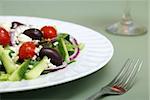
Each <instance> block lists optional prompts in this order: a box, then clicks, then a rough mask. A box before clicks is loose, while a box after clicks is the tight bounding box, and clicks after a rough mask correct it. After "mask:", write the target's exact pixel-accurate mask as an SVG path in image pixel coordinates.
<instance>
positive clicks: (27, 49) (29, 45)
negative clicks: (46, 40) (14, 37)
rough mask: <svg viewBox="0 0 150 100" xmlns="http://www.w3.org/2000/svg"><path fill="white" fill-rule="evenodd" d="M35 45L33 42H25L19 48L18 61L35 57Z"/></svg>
mask: <svg viewBox="0 0 150 100" xmlns="http://www.w3.org/2000/svg"><path fill="white" fill-rule="evenodd" d="M35 48H36V45H35V44H34V43H33V42H25V43H23V44H22V45H21V47H20V48H19V59H20V60H24V59H28V58H32V57H33V56H34V55H35Z"/></svg>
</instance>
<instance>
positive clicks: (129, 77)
mask: <svg viewBox="0 0 150 100" xmlns="http://www.w3.org/2000/svg"><path fill="white" fill-rule="evenodd" d="M142 64H143V61H140V59H138V60H136V61H135V60H131V59H127V61H126V62H125V64H124V65H123V67H122V69H121V70H120V72H119V73H118V74H117V75H116V77H115V78H114V79H113V80H112V81H111V82H110V83H109V84H108V85H106V86H104V87H103V88H101V90H100V91H98V92H97V93H95V94H93V95H92V96H90V97H88V98H87V99H86V100H97V99H100V98H102V97H104V96H108V95H121V94H124V93H126V92H127V91H129V90H130V89H131V88H132V86H133V85H134V82H135V79H136V76H137V73H138V72H139V71H140V68H141V66H142Z"/></svg>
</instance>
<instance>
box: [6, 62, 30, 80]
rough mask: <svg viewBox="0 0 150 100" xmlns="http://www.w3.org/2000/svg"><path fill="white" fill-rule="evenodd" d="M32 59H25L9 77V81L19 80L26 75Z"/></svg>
mask: <svg viewBox="0 0 150 100" xmlns="http://www.w3.org/2000/svg"><path fill="white" fill-rule="evenodd" d="M29 62H30V60H26V61H24V62H23V63H22V64H21V65H20V66H19V68H18V69H17V70H15V72H13V73H12V74H11V76H10V77H9V81H19V80H21V79H22V78H23V77H24V74H25V72H26V71H27V68H28V65H29Z"/></svg>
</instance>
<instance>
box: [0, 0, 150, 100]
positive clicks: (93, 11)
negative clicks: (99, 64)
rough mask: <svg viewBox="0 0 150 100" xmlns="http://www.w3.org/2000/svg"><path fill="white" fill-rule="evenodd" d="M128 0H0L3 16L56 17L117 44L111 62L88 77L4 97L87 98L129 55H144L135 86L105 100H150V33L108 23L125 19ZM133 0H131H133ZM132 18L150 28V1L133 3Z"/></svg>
mask: <svg viewBox="0 0 150 100" xmlns="http://www.w3.org/2000/svg"><path fill="white" fill-rule="evenodd" d="M124 1H125V0H117V1H116V0H43V1H42V0H0V15H21V16H35V17H45V18H53V19H59V20H64V21H69V22H73V23H77V24H80V25H84V26H87V27H89V28H91V29H93V30H95V31H98V32H100V33H101V34H103V35H105V36H106V37H108V39H110V40H111V42H112V44H113V46H114V49H115V51H114V55H113V57H112V59H111V61H110V62H109V63H108V64H107V65H106V66H105V67H104V68H102V69H101V70H99V71H97V72H95V73H93V74H92V75H89V76H86V77H84V78H81V79H78V80H75V81H72V82H69V83H65V84H62V85H58V86H54V87H48V88H43V89H38V90H31V91H25V92H16V93H7V94H2V95H1V99H2V100H17V99H18V100H23V99H24V100H27V99H28V100H33V99H35V100H84V99H85V98H87V97H88V96H90V95H91V94H93V93H94V92H96V91H98V90H99V89H100V88H101V87H102V86H104V85H105V84H106V83H108V82H109V81H110V80H111V79H113V77H114V76H115V75H116V73H117V72H118V71H119V70H120V68H121V67H122V64H123V63H124V61H125V60H126V59H127V58H137V57H139V58H141V59H143V60H144V65H143V67H142V69H141V71H140V73H139V74H138V80H137V82H136V84H135V85H134V87H133V88H132V89H131V90H130V91H129V92H128V93H126V94H124V95H122V96H110V97H106V98H104V100H149V98H148V94H149V93H148V84H149V83H148V34H149V32H148V34H146V35H142V36H136V37H123V36H115V35H111V34H109V33H107V32H106V31H105V28H106V26H107V25H109V24H111V23H113V22H114V21H117V20H119V19H120V18H121V15H122V13H123V9H124V7H125V5H124V4H125V2H124ZM129 1H131V0H129ZM130 8H131V13H132V17H133V19H134V20H136V21H137V22H138V23H140V24H142V25H145V26H147V27H148V0H138V1H137V0H132V2H130Z"/></svg>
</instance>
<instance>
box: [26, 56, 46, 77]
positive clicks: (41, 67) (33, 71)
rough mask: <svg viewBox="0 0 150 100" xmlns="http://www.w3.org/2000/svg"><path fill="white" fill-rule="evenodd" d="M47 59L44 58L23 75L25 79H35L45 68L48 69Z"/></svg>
mask: <svg viewBox="0 0 150 100" xmlns="http://www.w3.org/2000/svg"><path fill="white" fill-rule="evenodd" d="M47 61H48V57H47V56H44V57H43V59H42V60H41V61H40V62H39V63H38V64H37V65H36V66H35V67H34V68H33V69H31V70H30V71H29V72H27V73H25V79H28V80H30V79H35V78H37V77H39V76H40V75H41V73H42V72H43V71H44V69H45V68H47V67H48V63H47Z"/></svg>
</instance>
